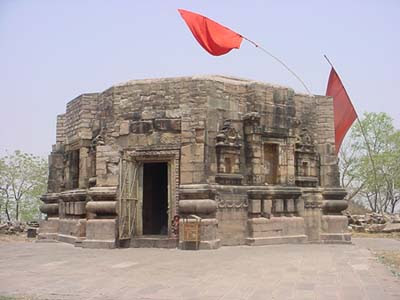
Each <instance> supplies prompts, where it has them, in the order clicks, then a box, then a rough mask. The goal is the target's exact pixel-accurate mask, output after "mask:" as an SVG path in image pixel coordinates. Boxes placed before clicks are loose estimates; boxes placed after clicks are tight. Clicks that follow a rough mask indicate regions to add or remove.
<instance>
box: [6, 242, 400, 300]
mask: <svg viewBox="0 0 400 300" xmlns="http://www.w3.org/2000/svg"><path fill="white" fill-rule="evenodd" d="M386 241H387V244H392V242H391V241H388V240H386ZM363 242H368V243H371V244H382V242H381V241H375V242H374V241H373V240H366V239H364V240H363V241H362V242H360V243H359V242H358V240H356V245H317V244H304V245H274V246H267V247H264V246H261V247H247V246H236V247H223V248H220V249H218V250H211V251H179V250H176V249H154V248H153V249H142V248H137V249H133V248H129V249H116V250H104V249H84V248H76V247H73V246H71V245H68V244H62V243H3V244H1V245H0V265H1V268H0V295H1V296H3V295H33V296H37V297H38V298H39V299H49V300H52V299H59V300H67V299H129V300H135V299H157V300H160V299H164V300H165V299H219V300H222V299H233V300H235V299H246V300H256V299H296V300H298V299H324V300H325V299H342V300H344V299H368V300H372V299H379V300H384V299H385V300H387V299H388V300H394V299H400V282H399V280H398V279H397V278H395V277H394V276H392V275H391V273H390V272H389V271H388V270H387V269H386V267H385V266H384V265H382V264H380V263H379V262H378V261H377V260H376V258H375V257H374V256H372V254H371V252H370V251H369V250H367V249H366V248H363V247H361V246H359V245H362V243H363ZM396 243H397V242H396ZM390 247H391V246H390ZM83 262H84V263H83Z"/></svg>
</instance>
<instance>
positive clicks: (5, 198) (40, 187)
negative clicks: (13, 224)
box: [0, 151, 48, 221]
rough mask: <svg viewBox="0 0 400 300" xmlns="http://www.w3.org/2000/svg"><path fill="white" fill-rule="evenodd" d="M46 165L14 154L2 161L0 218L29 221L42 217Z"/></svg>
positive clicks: (37, 159)
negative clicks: (41, 200)
mask: <svg viewBox="0 0 400 300" xmlns="http://www.w3.org/2000/svg"><path fill="white" fill-rule="evenodd" d="M47 170H48V167H47V161H46V160H44V159H43V158H41V157H38V156H34V155H32V154H28V153H23V152H21V151H15V152H14V153H13V154H11V155H6V156H3V157H0V218H1V219H3V218H5V219H6V220H7V221H29V220H32V219H36V218H38V217H39V216H40V212H39V204H40V200H39V197H40V195H42V194H44V193H45V191H46V182H47Z"/></svg>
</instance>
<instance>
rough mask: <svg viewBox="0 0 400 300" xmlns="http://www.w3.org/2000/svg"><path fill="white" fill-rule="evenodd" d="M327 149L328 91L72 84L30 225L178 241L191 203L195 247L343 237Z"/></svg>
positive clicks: (49, 232)
mask: <svg viewBox="0 0 400 300" xmlns="http://www.w3.org/2000/svg"><path fill="white" fill-rule="evenodd" d="M334 149H335V147H334V127H333V105H332V98H330V97H325V96H314V97H311V96H307V95H301V94H295V93H294V91H293V90H292V89H289V88H285V87H276V86H271V85H268V84H265V83H260V82H255V81H249V80H242V79H237V78H230V77H223V76H209V77H183V78H167V79H154V80H137V81H130V82H127V83H124V84H120V85H116V86H113V87H111V88H110V89H108V90H106V91H104V92H102V93H93V94H83V95H81V96H79V97H77V98H76V99H74V100H72V101H71V102H69V103H68V104H67V110H66V113H65V114H63V115H60V116H58V117H57V139H56V144H55V145H54V146H53V150H52V152H51V154H50V157H49V169H50V170H49V171H50V173H49V181H48V193H47V194H45V195H43V197H42V201H43V203H44V204H43V205H42V207H41V211H42V212H43V213H45V214H47V219H46V221H43V222H42V224H41V227H40V235H39V237H40V238H51V239H57V240H60V241H65V242H70V243H74V244H75V245H79V246H83V247H107V248H113V247H126V246H132V247H143V246H147V247H174V246H176V245H178V246H180V247H182V246H183V235H182V222H183V219H185V218H186V217H189V216H191V215H196V216H198V217H200V218H201V223H200V248H201V249H213V248H218V247H220V246H221V245H242V244H247V245H266V244H275V243H302V242H307V241H308V242H328V243H330V242H342V243H343V242H350V235H349V233H347V219H346V217H344V216H342V215H341V213H340V212H341V211H342V210H343V209H345V208H346V207H347V203H346V201H345V200H343V199H344V196H345V194H346V192H345V191H344V190H343V189H342V188H341V187H340V186H339V181H338V179H339V173H338V167H337V156H336V155H335V151H334ZM174 216H179V217H180V226H179V227H180V229H181V230H180V234H179V235H177V234H176V230H175V228H174V225H173V223H174ZM186 221H187V220H186ZM188 222H191V219H190V220H188Z"/></svg>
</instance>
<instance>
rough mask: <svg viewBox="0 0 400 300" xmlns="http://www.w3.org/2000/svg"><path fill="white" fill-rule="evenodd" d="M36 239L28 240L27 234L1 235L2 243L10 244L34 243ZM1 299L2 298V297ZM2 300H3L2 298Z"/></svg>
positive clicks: (0, 240) (0, 241)
mask: <svg viewBox="0 0 400 300" xmlns="http://www.w3.org/2000/svg"><path fill="white" fill-rule="evenodd" d="M34 240H35V239H28V238H27V237H26V232H24V233H18V234H0V243H9V242H33V241H34ZM0 297H1V296H0ZM0 300H3V299H2V298H0Z"/></svg>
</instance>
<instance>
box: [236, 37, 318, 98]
mask: <svg viewBox="0 0 400 300" xmlns="http://www.w3.org/2000/svg"><path fill="white" fill-rule="evenodd" d="M240 36H241V37H242V38H244V39H245V40H246V41H248V42H250V43H251V44H253V45H254V46H255V47H256V48H259V49H260V50H261V51H263V52H264V53H266V54H268V55H269V56H271V57H272V58H273V59H275V60H276V61H277V62H279V63H280V64H281V65H282V66H284V67H285V69H286V70H288V71H289V72H290V73H291V74H292V75H293V76H294V77H296V79H297V80H298V81H300V83H301V84H302V85H303V87H304V88H305V89H306V91H307V92H308V94H310V96H311V97H314V95H313V94H312V93H311V92H310V90H309V89H308V87H307V86H306V84H305V83H304V81H303V80H302V79H301V78H300V76H298V75H297V74H296V73H295V72H294V71H293V70H292V69H290V68H289V66H288V65H287V64H285V63H284V62H283V61H282V60H280V59H279V58H278V57H276V56H275V55H273V54H272V53H271V52H269V51H267V50H266V49H265V48H264V47H262V46H260V45H259V44H257V43H256V42H254V41H252V40H250V39H248V38H247V37H245V36H243V35H240Z"/></svg>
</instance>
